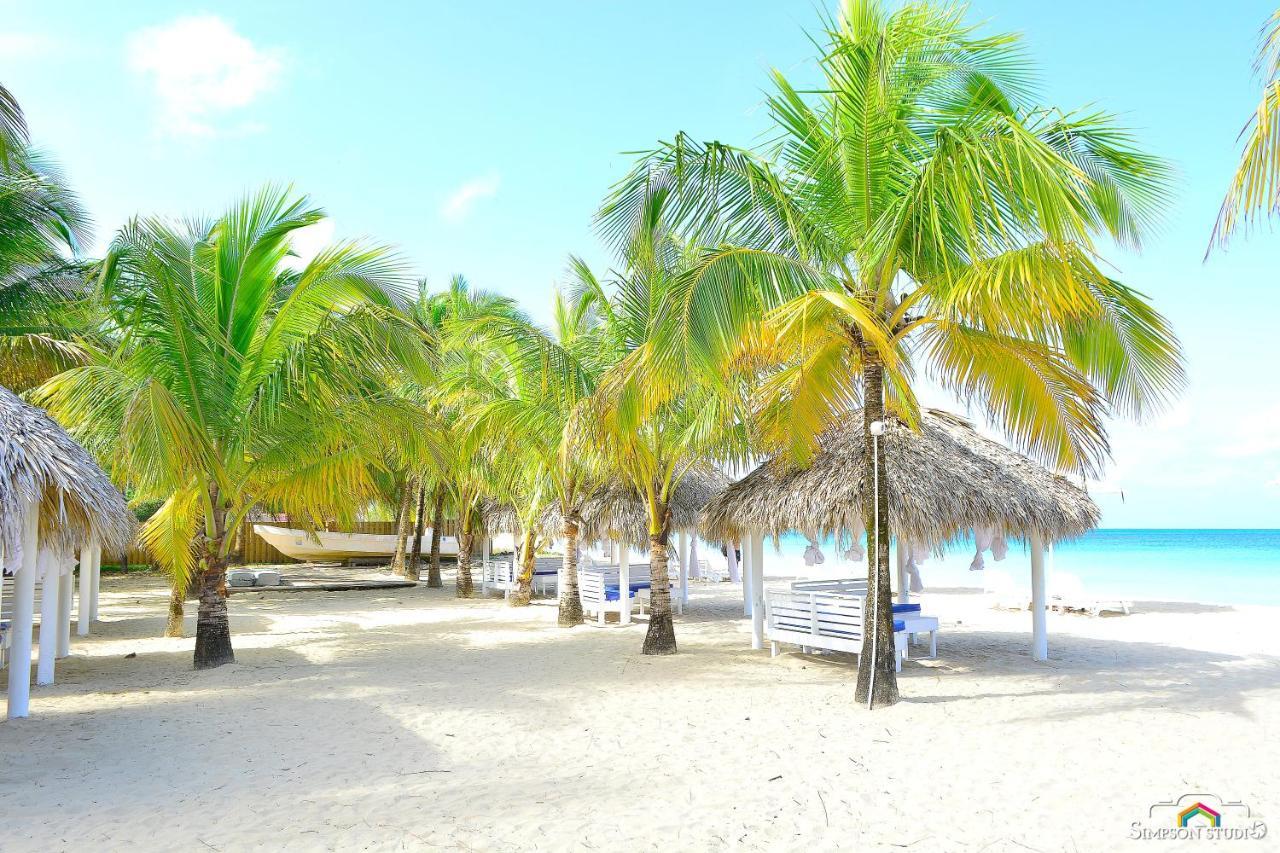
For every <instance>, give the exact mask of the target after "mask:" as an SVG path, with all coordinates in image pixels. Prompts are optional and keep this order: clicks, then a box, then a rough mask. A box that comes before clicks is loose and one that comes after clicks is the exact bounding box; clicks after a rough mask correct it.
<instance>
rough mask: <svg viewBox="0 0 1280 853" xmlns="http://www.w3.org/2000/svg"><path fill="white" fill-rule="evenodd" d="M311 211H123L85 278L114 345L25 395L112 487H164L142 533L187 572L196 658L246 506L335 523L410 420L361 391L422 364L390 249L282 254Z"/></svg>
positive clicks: (247, 202)
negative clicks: (99, 461) (90, 279)
mask: <svg viewBox="0 0 1280 853" xmlns="http://www.w3.org/2000/svg"><path fill="white" fill-rule="evenodd" d="M322 216H323V214H322V212H321V211H320V210H319V209H317V208H315V207H313V206H311V205H310V204H309V202H308V201H307V199H306V198H305V197H299V196H297V195H295V194H294V193H293V192H292V191H290V190H287V189H281V188H276V187H267V188H264V189H263V190H261V191H260V192H258V193H256V194H254V195H252V196H249V197H247V198H245V199H244V200H242V201H240V202H239V203H237V204H235V205H234V206H233V207H231V209H229V210H228V211H227V212H226V213H225V214H223V215H222V216H220V217H218V218H217V219H214V220H212V221H204V220H188V221H185V222H182V223H170V222H167V221H163V220H159V219H139V220H135V221H133V222H131V223H129V224H128V225H126V226H125V227H124V228H123V229H121V231H120V232H119V233H118V234H117V236H116V238H115V240H114V241H113V243H112V245H111V248H110V251H109V253H108V256H107V258H106V260H105V261H104V264H103V268H102V272H101V279H100V282H101V287H102V292H103V298H104V299H105V302H106V306H107V312H108V316H109V322H110V323H111V325H112V327H113V331H114V334H115V335H116V336H117V337H118V339H119V345H118V347H117V348H116V349H115V350H114V351H111V352H101V353H96V354H94V356H93V357H92V359H91V361H90V363H89V364H87V365H85V366H82V367H76V368H72V369H70V370H68V371H65V372H63V373H61V374H59V375H58V376H55V377H54V378H52V379H51V380H49V381H48V382H47V383H45V385H43V386H42V387H41V389H40V390H39V392H38V397H39V399H40V400H41V402H42V403H43V404H45V405H47V406H48V407H49V409H50V411H51V412H52V413H53V414H54V415H55V417H57V418H59V419H60V420H61V421H62V422H63V423H64V424H66V425H67V426H68V427H69V428H70V429H71V430H73V431H74V432H75V433H76V434H77V435H78V437H80V438H81V440H82V441H84V443H85V444H86V445H87V446H88V447H90V448H91V449H93V450H96V451H97V452H98V453H99V456H100V458H104V459H107V460H108V461H109V462H110V463H111V465H112V467H113V470H114V472H115V474H116V476H117V478H118V480H119V481H121V482H122V483H124V484H125V485H127V486H128V487H130V488H132V489H134V491H135V492H136V493H137V494H138V495H139V496H140V497H144V498H164V499H165V504H164V506H163V507H162V508H161V510H160V511H159V512H157V513H156V514H155V516H153V517H152V519H151V521H150V522H148V524H147V526H146V528H145V529H144V531H143V541H144V543H145V544H146V545H147V546H148V547H149V548H150V550H152V552H153V553H155V554H156V555H157V556H158V557H159V558H160V559H161V561H162V562H164V563H165V564H167V565H169V566H170V567H171V568H172V570H173V571H174V573H175V576H176V581H175V582H181V580H182V579H183V578H185V577H186V576H188V575H189V574H190V573H192V572H194V573H195V575H196V577H197V578H198V586H199V599H200V609H199V616H198V619H197V622H196V644H195V666H196V668H197V669H202V668H207V667H215V666H219V665H221V664H224V663H228V662H231V661H232V660H234V652H233V650H232V647H231V635H230V627H229V624H228V620H227V604H226V588H225V573H226V566H227V559H228V553H229V551H230V549H231V548H232V546H233V544H234V538H235V537H234V531H235V530H236V529H237V527H238V525H239V523H240V521H241V520H242V519H244V518H245V517H247V515H248V513H249V512H250V511H252V510H253V509H254V508H255V507H264V508H269V509H274V510H283V511H287V512H289V513H290V514H291V515H293V516H295V517H301V518H309V519H312V521H313V523H316V524H318V523H320V522H322V521H323V520H324V519H327V518H338V519H349V518H352V517H353V516H354V514H355V512H356V510H357V509H358V508H359V507H361V506H362V505H364V504H365V503H366V502H367V501H368V500H372V499H374V498H376V497H377V495H378V493H379V489H378V484H377V483H376V482H375V478H374V474H373V472H374V469H375V466H377V465H378V464H379V462H380V460H381V459H382V458H383V456H384V455H385V452H386V451H385V447H384V442H385V440H386V439H385V433H387V432H388V431H390V432H391V433H393V434H400V435H411V434H413V430H412V427H413V426H414V425H415V424H416V422H417V412H416V411H415V410H414V409H413V408H412V407H408V406H405V405H404V404H403V401H401V400H400V399H398V398H397V397H395V396H394V395H391V394H386V393H380V392H378V391H377V389H378V388H380V387H381V385H382V383H381V382H380V381H379V380H380V378H381V377H383V376H386V375H389V374H391V373H392V372H394V371H406V370H408V371H410V372H414V373H422V374H424V375H425V374H426V373H427V372H428V371H429V362H428V360H427V359H426V356H425V353H424V349H425V348H424V346H423V340H422V336H421V335H420V333H419V332H418V330H416V329H414V328H413V327H412V326H411V325H410V324H408V323H406V322H404V321H403V320H402V318H401V315H400V314H399V313H398V311H397V310H396V308H397V306H398V305H400V304H401V303H402V301H403V297H402V294H401V292H402V289H403V288H404V285H405V284H406V281H407V279H406V276H405V274H404V271H403V268H402V267H401V265H400V262H399V261H398V260H397V259H396V258H395V256H393V255H392V254H390V253H389V252H388V251H387V250H386V249H385V248H382V247H379V246H368V245H362V244H359V243H351V242H346V243H339V244H336V245H333V246H330V247H328V248H326V249H325V250H323V251H321V252H320V253H319V254H318V255H316V256H315V257H314V258H313V259H312V260H310V261H309V262H308V263H307V264H306V265H305V266H303V267H302V268H301V269H300V270H292V269H289V268H288V267H287V266H286V265H285V264H284V261H285V259H286V257H287V256H289V254H290V251H291V249H290V246H291V243H290V239H291V235H292V234H293V233H294V232H296V231H297V230H298V229H300V228H303V227H305V226H307V225H310V224H313V223H315V222H317V221H318V220H319V219H321V218H322Z"/></svg>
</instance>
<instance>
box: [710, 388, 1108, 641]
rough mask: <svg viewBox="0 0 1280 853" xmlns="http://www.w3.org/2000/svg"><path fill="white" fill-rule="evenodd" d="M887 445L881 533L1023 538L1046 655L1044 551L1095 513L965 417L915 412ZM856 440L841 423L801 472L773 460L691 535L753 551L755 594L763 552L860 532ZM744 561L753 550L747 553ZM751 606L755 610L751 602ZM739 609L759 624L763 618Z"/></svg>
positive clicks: (859, 445)
mask: <svg viewBox="0 0 1280 853" xmlns="http://www.w3.org/2000/svg"><path fill="white" fill-rule="evenodd" d="M880 440H881V441H883V442H884V447H885V457H886V459H887V461H888V464H887V465H886V466H885V470H884V471H882V472H881V476H882V477H884V479H885V482H886V485H887V487H888V505H887V512H888V519H887V523H888V525H889V528H890V530H891V531H892V532H893V534H894V535H895V536H896V537H897V538H898V539H899V541H900V542H901V541H906V542H926V543H929V544H930V545H931V546H932V547H934V548H940V547H941V546H942V545H944V544H945V543H947V542H950V541H953V540H955V539H957V538H959V537H961V536H964V535H967V534H968V533H969V532H970V531H972V530H974V529H975V528H976V529H983V530H988V531H994V532H996V533H999V534H1003V535H1007V536H1010V537H1014V536H1017V537H1023V538H1025V539H1026V540H1027V542H1028V545H1029V547H1030V549H1031V563H1032V614H1033V634H1034V638H1033V646H1032V655H1033V657H1035V658H1036V659H1043V658H1045V657H1046V656H1047V653H1048V642H1047V638H1046V634H1045V625H1044V603H1045V596H1044V552H1045V548H1046V547H1047V546H1048V545H1049V544H1052V543H1053V542H1057V541H1059V540H1063V539H1071V538H1075V537H1078V536H1081V535H1082V534H1084V533H1085V532H1087V531H1089V530H1092V529H1093V528H1094V527H1096V526H1097V524H1098V520H1099V517H1100V514H1099V511H1098V507H1097V505H1096V504H1095V503H1094V502H1093V500H1092V499H1091V498H1090V497H1089V495H1088V494H1087V493H1086V492H1085V491H1084V490H1083V489H1081V488H1080V487H1078V486H1076V485H1075V484H1073V483H1072V482H1070V481H1069V480H1068V479H1067V478H1065V477H1062V476H1060V475H1058V474H1055V473H1053V472H1052V471H1049V470H1047V469H1045V468H1044V467H1043V466H1041V465H1039V464H1038V463H1036V462H1034V461H1033V460H1031V459H1029V458H1027V457H1026V456H1024V455H1023V454H1021V453H1018V452H1017V451H1014V450H1011V449H1010V448H1008V447H1006V446H1005V445H1003V444H1001V443H1000V442H998V441H994V440H992V439H990V438H986V437H984V436H983V435H981V434H980V433H979V432H978V431H977V430H976V429H975V428H974V426H973V424H972V423H971V422H970V421H968V420H967V419H965V418H962V417H960V416H958V415H955V414H952V413H950V412H945V411H942V410H939V409H929V410H927V411H925V412H922V413H921V417H920V422H919V428H918V429H916V430H913V429H911V428H910V427H908V426H907V425H906V424H905V423H903V422H902V421H900V420H897V419H895V418H892V417H890V418H887V419H886V426H885V432H884V434H883V436H882V437H881V439H880ZM869 467H870V466H869V459H868V458H867V454H866V446H865V441H864V438H863V435H862V413H861V412H860V411H854V412H850V413H849V414H848V415H847V416H846V417H845V418H843V419H842V420H841V425H840V426H838V427H835V428H832V429H829V430H828V431H827V432H826V433H825V434H824V435H823V436H822V437H821V440H820V443H819V451H818V453H817V454H816V455H815V456H814V457H813V458H812V459H811V460H810V461H809V463H808V464H807V465H804V466H800V465H797V464H795V463H794V462H792V461H791V460H790V459H788V458H785V457H781V456H779V457H775V458H773V459H770V460H768V461H767V462H765V463H764V464H762V465H760V466H759V467H758V468H756V469H755V470H754V471H752V472H751V473H750V474H748V475H747V476H746V477H744V478H743V479H741V480H739V481H738V482H736V483H734V484H732V485H730V486H729V487H727V488H726V489H725V490H724V491H722V492H721V493H720V494H718V495H716V496H715V497H714V498H712V499H711V500H710V501H708V502H707V505H706V508H705V509H704V511H703V514H702V521H701V523H700V525H699V527H700V529H702V530H704V531H706V533H707V535H709V536H713V537H717V538H723V539H726V540H731V539H737V538H744V539H749V540H751V541H752V542H753V543H754V544H755V548H754V554H755V555H757V556H756V564H755V565H752V566H751V569H752V575H753V577H752V580H755V581H756V584H757V586H758V585H759V583H760V580H759V579H760V578H761V576H762V573H761V569H760V566H759V565H758V562H759V556H758V555H759V554H760V553H761V550H760V545H759V543H760V541H761V540H762V538H763V537H765V536H774V537H780V536H782V535H784V534H786V533H789V532H793V531H794V532H797V533H801V534H804V535H807V536H813V537H818V536H822V535H837V536H838V535H840V533H841V532H842V531H847V530H855V529H860V528H861V525H862V511H863V510H862V508H863V506H864V504H863V494H864V489H866V488H867V484H868V482H869V480H870V471H869ZM747 551H748V553H747V561H746V562H748V563H750V562H751V558H752V556H753V549H751V548H748V549H747ZM899 554H900V559H899V578H898V583H899V596H900V597H903V596H905V594H906V588H907V584H906V583H904V578H903V575H904V574H905V571H906V561H905V560H904V559H901V558H902V557H905V552H904V551H903V550H902V549H901V548H900V549H899ZM755 599H756V600H759V601H763V595H762V593H760V592H757V593H756V594H755ZM747 609H748V610H752V611H754V612H753V613H752V615H753V617H754V619H755V620H756V621H759V620H762V619H763V615H764V614H763V613H762V612H759V611H760V610H761V608H753V607H751V605H750V602H748V605H747Z"/></svg>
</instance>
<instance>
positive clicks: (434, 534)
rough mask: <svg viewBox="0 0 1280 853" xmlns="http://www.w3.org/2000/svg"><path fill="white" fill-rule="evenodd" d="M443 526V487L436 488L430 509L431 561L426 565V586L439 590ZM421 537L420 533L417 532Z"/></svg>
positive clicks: (442, 582) (442, 583) (441, 581)
mask: <svg viewBox="0 0 1280 853" xmlns="http://www.w3.org/2000/svg"><path fill="white" fill-rule="evenodd" d="M443 526H444V487H443V486H439V487H437V488H436V496H435V504H434V505H433V506H432V508H431V560H430V562H429V563H428V564H427V586H429V587H432V588H433V589H440V588H441V587H443V586H444V580H442V579H441V577H440V535H441V533H442V532H443V531H441V529H440V528H441V527H443ZM419 535H421V531H419Z"/></svg>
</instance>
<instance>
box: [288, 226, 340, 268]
mask: <svg viewBox="0 0 1280 853" xmlns="http://www.w3.org/2000/svg"><path fill="white" fill-rule="evenodd" d="M333 227H334V226H333V220H332V219H321V220H320V221H319V222H317V223H315V224H314V225H308V226H307V227H306V228H299V229H298V230H297V231H294V232H293V234H292V235H291V238H290V243H291V244H292V245H293V254H294V257H289V258H285V259H284V264H285V266H287V267H289V268H290V269H295V270H300V269H302V268H303V267H305V266H306V265H307V264H309V263H311V259H312V258H314V257H315V256H316V255H318V254H320V251H321V250H322V249H324V248H325V247H326V246H328V245H329V244H330V243H332V242H333Z"/></svg>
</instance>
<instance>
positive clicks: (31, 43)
mask: <svg viewBox="0 0 1280 853" xmlns="http://www.w3.org/2000/svg"><path fill="white" fill-rule="evenodd" d="M57 48H58V42H57V40H56V39H54V38H53V37H51V36H46V35H42V34H40V33H0V56H3V57H4V58H5V59H7V60H9V61H10V62H13V61H17V60H21V59H39V58H41V57H45V56H48V55H49V54H51V53H54V52H55V51H56V50H57Z"/></svg>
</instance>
